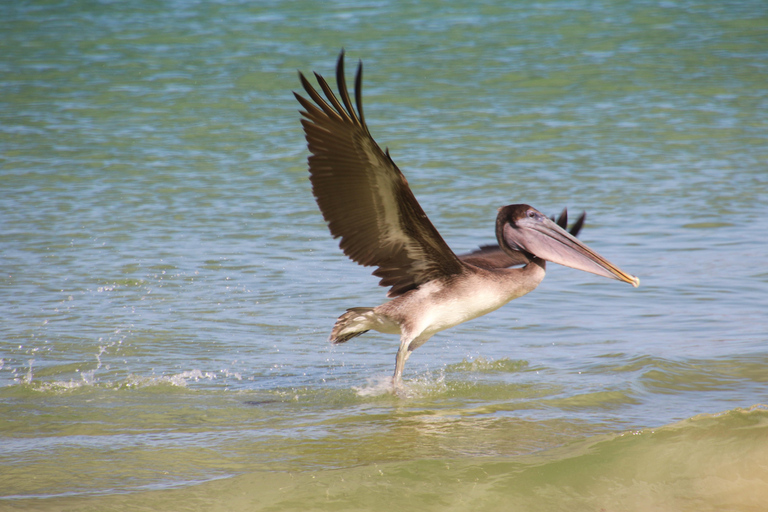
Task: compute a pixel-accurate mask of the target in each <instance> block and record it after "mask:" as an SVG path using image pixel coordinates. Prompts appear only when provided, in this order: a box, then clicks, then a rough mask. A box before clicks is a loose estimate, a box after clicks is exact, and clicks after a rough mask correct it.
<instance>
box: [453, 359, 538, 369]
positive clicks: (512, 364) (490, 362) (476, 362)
mask: <svg viewBox="0 0 768 512" xmlns="http://www.w3.org/2000/svg"><path fill="white" fill-rule="evenodd" d="M527 368H528V361H522V360H512V359H508V358H506V357H505V358H501V359H486V358H484V357H478V358H476V359H472V360H466V359H464V360H463V361H462V362H460V363H454V364H449V365H448V366H447V367H446V371H448V372H472V373H514V372H519V371H521V370H526V369H527Z"/></svg>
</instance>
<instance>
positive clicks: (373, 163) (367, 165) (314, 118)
mask: <svg viewBox="0 0 768 512" xmlns="http://www.w3.org/2000/svg"><path fill="white" fill-rule="evenodd" d="M315 77H316V79H317V82H318V84H319V86H320V89H321V90H322V92H323V94H324V95H325V98H323V97H322V95H321V94H320V93H319V92H318V91H317V90H315V89H314V87H312V85H311V84H310V83H309V81H308V80H307V79H306V78H305V77H304V75H302V74H301V73H299V78H300V80H301V84H302V86H303V87H304V90H305V91H306V93H307V95H308V96H309V98H310V99H311V100H312V101H310V100H308V99H306V98H304V97H302V96H300V95H298V94H296V93H294V95H295V96H296V99H297V100H298V101H299V103H300V104H301V106H302V107H303V109H304V110H303V111H301V114H302V116H303V117H304V118H303V119H302V120H301V124H302V126H303V127H304V133H305V135H306V139H307V145H308V148H309V152H310V156H309V159H308V161H309V173H310V178H309V179H310V181H311V183H312V192H313V194H314V195H315V199H316V200H317V204H318V206H319V207H320V211H321V212H322V214H323V217H324V218H325V220H326V222H328V227H329V229H330V231H331V234H332V235H333V237H334V238H339V237H340V238H341V241H340V242H339V247H340V248H341V250H342V251H343V252H344V254H346V255H347V256H348V257H349V258H350V259H352V260H353V261H355V262H357V263H359V264H361V265H365V266H375V267H378V268H377V269H376V270H375V271H374V272H373V274H374V275H376V276H377V277H380V278H381V281H380V282H379V284H380V285H382V286H388V287H391V288H390V290H389V292H388V295H389V296H390V297H395V296H397V295H401V294H403V293H405V292H406V291H408V290H411V289H413V288H416V287H418V286H419V285H421V284H423V283H425V282H427V281H430V280H432V279H435V278H437V277H442V276H446V275H454V274H459V273H461V272H462V271H463V269H464V265H463V264H462V262H461V261H460V260H459V259H458V258H457V256H456V255H455V254H454V253H453V252H452V251H451V250H450V248H449V247H448V245H447V244H446V243H445V241H444V240H443V238H442V237H441V236H440V234H439V233H438V231H437V229H435V227H434V226H433V225H432V223H431V222H430V221H429V219H428V218H427V215H426V214H425V213H424V211H423V210H422V208H421V206H420V205H419V203H418V201H416V197H415V196H414V195H413V192H412V191H411V189H410V187H409V186H408V181H407V180H406V179H405V176H403V174H402V172H400V170H399V169H398V168H397V166H396V165H395V163H394V162H393V161H392V159H391V158H390V156H389V151H387V152H384V151H382V150H381V148H380V147H379V145H378V144H377V143H376V141H375V140H373V138H372V137H371V135H370V133H369V131H368V127H367V126H366V124H365V121H364V118H363V110H362V63H360V65H359V67H358V70H357V75H356V77H355V103H356V105H357V112H356V111H355V109H354V107H353V106H352V101H351V99H350V97H349V92H348V91H347V86H346V82H345V78H344V52H343V51H342V52H341V54H340V55H339V60H338V63H337V66H336V81H337V87H338V91H339V95H338V97H337V96H336V95H335V94H334V93H333V90H332V89H331V87H330V86H329V85H328V83H327V82H326V81H325V79H324V78H323V77H322V76H321V75H318V74H317V73H315ZM339 98H340V99H341V101H339Z"/></svg>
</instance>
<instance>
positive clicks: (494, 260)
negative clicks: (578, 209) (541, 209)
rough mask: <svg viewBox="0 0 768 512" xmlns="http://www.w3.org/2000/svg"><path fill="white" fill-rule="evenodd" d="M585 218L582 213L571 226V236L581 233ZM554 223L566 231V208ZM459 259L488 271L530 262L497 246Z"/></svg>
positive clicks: (488, 247) (525, 257) (524, 257)
mask: <svg viewBox="0 0 768 512" xmlns="http://www.w3.org/2000/svg"><path fill="white" fill-rule="evenodd" d="M586 218H587V214H586V212H582V214H581V215H580V216H579V218H578V219H576V222H574V223H573V225H571V229H570V230H569V231H570V233H571V234H572V235H573V236H578V234H579V231H581V228H582V227H583V226H584V221H585V220H586ZM552 220H555V217H554V216H553V217H552ZM556 222H557V225H558V226H560V227H561V228H563V229H566V226H567V225H568V210H567V209H566V208H564V209H563V211H562V213H560V216H559V217H558V218H557V221H556ZM459 259H460V260H461V261H463V262H464V263H469V264H470V265H474V266H476V267H480V268H484V269H488V270H491V269H494V268H506V267H514V266H515V265H527V264H528V263H529V262H530V261H531V260H530V259H529V258H528V256H527V255H526V254H525V253H524V252H515V253H512V254H507V253H506V252H504V251H503V250H501V247H499V246H498V245H481V246H480V248H479V249H475V250H474V251H472V252H470V253H467V254H460V255H459Z"/></svg>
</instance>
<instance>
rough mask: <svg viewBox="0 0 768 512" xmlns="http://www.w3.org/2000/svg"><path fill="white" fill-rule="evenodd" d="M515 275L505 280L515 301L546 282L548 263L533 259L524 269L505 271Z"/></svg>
mask: <svg viewBox="0 0 768 512" xmlns="http://www.w3.org/2000/svg"><path fill="white" fill-rule="evenodd" d="M505 270H507V272H510V273H513V275H510V276H509V277H507V278H506V279H505V281H506V282H508V283H509V285H510V290H509V293H510V295H512V296H513V297H512V298H513V299H516V298H517V297H522V296H523V295H525V294H526V293H528V292H532V291H533V290H535V289H536V287H537V286H539V283H541V282H542V281H543V280H544V275H545V274H546V273H547V262H546V261H544V260H543V259H541V258H537V257H535V256H534V257H533V258H532V259H531V261H530V262H528V264H527V265H525V266H524V267H522V268H512V269H505Z"/></svg>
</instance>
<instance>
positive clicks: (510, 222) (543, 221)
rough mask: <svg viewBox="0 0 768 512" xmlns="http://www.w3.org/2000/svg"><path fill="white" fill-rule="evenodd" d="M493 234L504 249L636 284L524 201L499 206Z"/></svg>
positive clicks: (631, 278) (637, 281) (633, 278)
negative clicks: (494, 233) (522, 202)
mask: <svg viewBox="0 0 768 512" xmlns="http://www.w3.org/2000/svg"><path fill="white" fill-rule="evenodd" d="M496 238H497V239H498V241H499V245H500V246H501V247H502V249H503V250H505V251H522V252H524V253H527V254H530V255H532V256H536V257H538V258H541V259H543V260H546V261H551V262H552V263H558V264H560V265H565V266H566V267H571V268H575V269H578V270H583V271H585V272H591V273H593V274H597V275H599V276H603V277H608V278H611V279H616V280H618V281H624V282H625V283H629V284H631V285H632V286H635V287H637V286H638V285H639V284H640V279H638V278H637V277H635V276H632V275H629V274H627V273H626V272H624V271H622V270H621V269H619V267H617V266H616V265H614V264H613V263H611V262H610V261H608V260H606V259H605V258H603V257H602V256H600V255H599V254H597V253H596V252H595V251H593V250H592V249H590V248H589V247H587V246H586V245H585V244H583V243H581V242H580V241H579V240H578V239H577V238H576V237H574V236H572V235H571V234H569V233H568V232H567V231H565V230H564V229H563V228H561V227H560V226H558V225H557V224H556V223H555V222H553V221H552V220H550V219H549V218H548V217H547V216H546V215H544V214H543V213H541V212H540V211H538V210H537V209H536V208H533V207H532V206H528V205H527V204H511V205H509V206H504V207H502V208H499V215H498V217H497V218H496Z"/></svg>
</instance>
